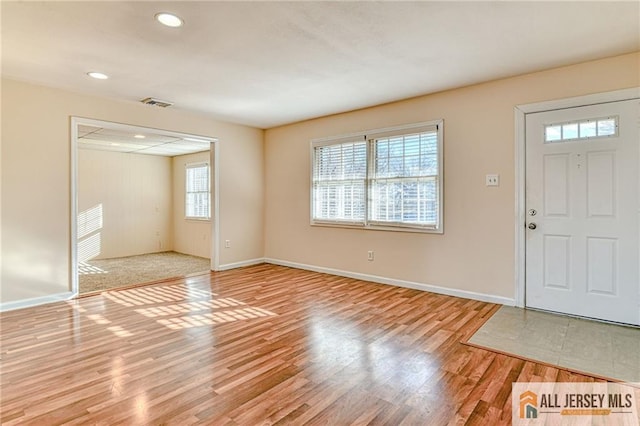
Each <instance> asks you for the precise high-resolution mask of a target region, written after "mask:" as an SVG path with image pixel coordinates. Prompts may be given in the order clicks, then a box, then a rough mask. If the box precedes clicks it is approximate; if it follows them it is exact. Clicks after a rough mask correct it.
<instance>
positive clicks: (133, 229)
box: [78, 149, 173, 261]
mask: <svg viewBox="0 0 640 426" xmlns="http://www.w3.org/2000/svg"><path fill="white" fill-rule="evenodd" d="M171 163H172V162H171V158H169V157H162V156H155V155H142V154H127V153H119V152H108V151H94V150H88V149H79V150H78V216H79V226H78V233H79V235H78V237H79V243H78V244H79V248H78V255H79V260H80V261H84V260H87V258H95V259H108V258H114V257H123V256H133V255H137V254H145V253H156V252H160V251H167V250H172V249H173V211H172V201H173V197H172V195H173V194H172V167H171ZM98 214H99V215H100V218H98V217H96V215H98ZM98 219H100V220H98ZM85 222H86V223H87V226H86V227H85V226H83V224H84V223H85ZM98 222H101V224H102V226H101V227H100V228H99V229H95V228H97V224H98ZM83 229H87V231H90V232H88V233H87V235H82V234H83V232H82V230H83ZM83 249H84V250H83ZM89 256H91V257H89Z"/></svg>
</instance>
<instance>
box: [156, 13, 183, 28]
mask: <svg viewBox="0 0 640 426" xmlns="http://www.w3.org/2000/svg"><path fill="white" fill-rule="evenodd" d="M156 20H157V21H158V22H160V23H161V24H162V25H166V26H167V27H172V28H176V27H181V26H182V24H183V23H184V21H183V20H182V18H180V17H179V16H177V15H174V14H173V13H168V12H160V13H157V14H156Z"/></svg>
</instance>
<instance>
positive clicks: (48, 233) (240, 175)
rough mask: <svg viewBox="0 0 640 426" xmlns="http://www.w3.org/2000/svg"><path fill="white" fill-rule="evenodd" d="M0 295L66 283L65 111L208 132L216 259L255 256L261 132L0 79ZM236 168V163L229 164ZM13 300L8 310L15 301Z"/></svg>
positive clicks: (38, 293)
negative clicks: (216, 202)
mask: <svg viewBox="0 0 640 426" xmlns="http://www.w3.org/2000/svg"><path fill="white" fill-rule="evenodd" d="M1 96H2V129H1V131H2V153H1V161H2V164H1V173H2V175H1V186H2V188H1V189H2V191H1V196H2V201H1V205H2V212H1V217H2V253H1V255H2V256H1V258H2V275H1V278H2V282H1V285H0V301H1V302H2V303H3V306H7V305H5V304H6V303H10V302H15V303H22V302H23V301H25V300H27V299H32V298H39V299H38V300H39V301H44V300H47V299H51V298H55V297H56V295H58V296H60V295H64V294H66V293H67V292H69V291H70V289H71V276H70V271H71V260H70V252H71V228H70V224H71V220H72V218H71V213H70V211H71V208H70V205H71V201H70V193H71V190H70V186H71V140H70V126H71V117H72V116H78V117H86V118H91V119H96V120H105V121H113V122H118V123H127V124H132V125H138V126H143V127H152V128H156V129H163V130H170V131H176V132H184V133H190V134H195V135H202V136H208V137H217V138H218V139H219V141H220V142H219V143H220V149H219V159H220V168H219V186H220V191H219V196H220V206H221V207H220V229H221V233H223V234H224V235H222V238H224V239H230V240H232V241H234V246H233V248H232V249H227V250H222V251H221V252H220V263H221V264H231V263H235V262H241V261H246V260H251V259H255V258H260V257H262V256H263V253H264V247H263V234H264V232H263V207H264V204H263V203H264V201H263V196H264V194H263V171H264V163H263V158H264V157H263V144H264V142H263V131H262V130H260V129H255V128H251V127H246V126H241V125H236V124H231V123H226V122H222V121H217V120H215V119H213V118H211V117H209V116H204V115H198V114H194V113H188V112H185V111H181V110H179V109H178V108H175V107H174V108H170V109H160V108H152V107H149V106H146V105H142V104H140V103H139V102H133V101H118V100H112V99H105V98H99V97H95V96H89V95H81V94H77V93H72V92H68V91H65V90H59V89H54V88H49V87H44V86H38V85H35V84H30V83H25V82H19V81H16V80H9V79H3V80H2V94H1ZM238 164H242V165H243V167H241V168H239V167H238ZM15 303H14V304H13V306H15Z"/></svg>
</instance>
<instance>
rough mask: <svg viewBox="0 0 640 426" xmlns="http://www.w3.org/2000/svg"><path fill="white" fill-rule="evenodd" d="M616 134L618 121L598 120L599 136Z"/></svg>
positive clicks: (611, 119) (610, 119)
mask: <svg viewBox="0 0 640 426" xmlns="http://www.w3.org/2000/svg"><path fill="white" fill-rule="evenodd" d="M615 134H616V120H615V119H614V118H609V119H606V120H598V136H611V135H615Z"/></svg>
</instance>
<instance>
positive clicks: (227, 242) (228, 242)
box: [224, 240, 231, 248]
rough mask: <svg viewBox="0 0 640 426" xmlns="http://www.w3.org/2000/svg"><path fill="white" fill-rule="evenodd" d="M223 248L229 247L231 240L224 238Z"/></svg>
mask: <svg viewBox="0 0 640 426" xmlns="http://www.w3.org/2000/svg"><path fill="white" fill-rule="evenodd" d="M224 248H231V240H224Z"/></svg>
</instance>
